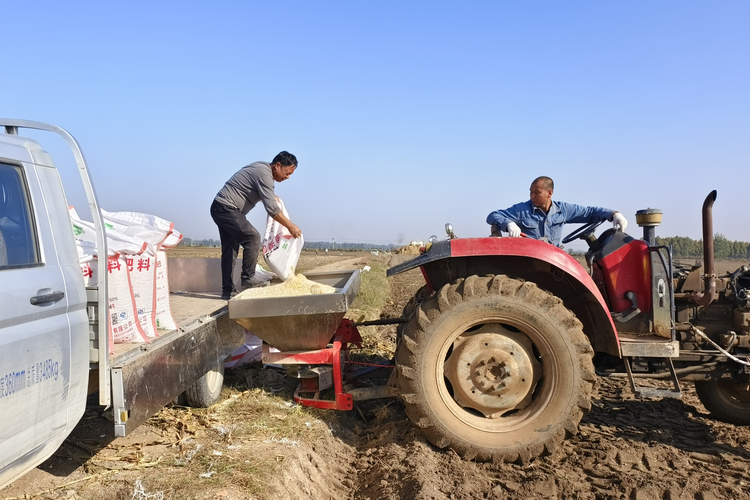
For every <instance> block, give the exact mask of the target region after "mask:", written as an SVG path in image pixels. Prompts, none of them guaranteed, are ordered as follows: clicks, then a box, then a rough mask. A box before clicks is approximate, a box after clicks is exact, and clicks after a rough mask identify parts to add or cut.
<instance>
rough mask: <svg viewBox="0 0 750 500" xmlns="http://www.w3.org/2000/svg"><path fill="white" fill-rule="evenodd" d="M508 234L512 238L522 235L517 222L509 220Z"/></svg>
mask: <svg viewBox="0 0 750 500" xmlns="http://www.w3.org/2000/svg"><path fill="white" fill-rule="evenodd" d="M507 228H508V236H510V237H511V238H518V237H519V236H521V228H520V227H518V226H517V225H516V223H515V222H508V224H507Z"/></svg>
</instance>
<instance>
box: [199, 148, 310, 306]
mask: <svg viewBox="0 0 750 500" xmlns="http://www.w3.org/2000/svg"><path fill="white" fill-rule="evenodd" d="M296 168H297V158H296V157H295V156H294V155H293V154H291V153H287V152H286V151H282V152H281V153H279V154H277V155H276V156H275V157H274V159H273V161H272V162H271V163H267V162H264V161H256V162H254V163H251V164H250V165H247V166H246V167H243V168H242V169H240V171H239V172H237V173H236V174H234V175H233V176H232V177H231V178H230V179H229V180H228V181H227V182H226V184H224V187H223V188H221V191H219V193H218V194H217V195H216V198H214V201H213V203H212V204H211V218H212V219H213V220H214V222H215V223H216V225H217V226H219V238H220V239H221V298H222V299H224V300H229V299H230V298H231V297H233V296H234V295H236V294H237V290H236V289H235V287H234V282H233V281H232V271H233V269H234V262H235V260H237V253H238V252H239V249H240V247H242V248H243V252H242V273H241V274H240V279H241V286H242V288H243V289H245V288H251V287H254V286H258V285H262V284H265V281H264V280H262V279H260V278H257V277H256V276H255V265H256V263H257V262H258V253H259V252H260V243H261V240H260V234H259V233H258V230H257V229H255V228H254V227H253V226H252V224H250V222H248V220H247V218H246V217H245V216H246V215H247V213H248V212H249V211H250V210H252V209H253V207H254V206H255V205H256V204H257V203H258V202H259V201H260V202H262V203H263V206H264V207H265V209H266V212H268V215H269V216H270V217H272V218H273V219H274V220H276V221H277V222H279V223H280V224H281V225H283V226H284V227H286V228H287V229H288V230H289V232H290V233H291V234H292V236H294V237H295V238H298V237H300V236H302V231H301V230H300V228H298V227H297V226H296V225H294V223H292V221H290V220H289V219H288V218H287V217H286V216H284V214H283V213H282V211H281V207H280V206H279V204H278V203H276V195H275V194H274V181H276V182H283V181H285V180H287V179H288V178H289V176H291V175H292V174H293V173H294V170H295V169H296Z"/></svg>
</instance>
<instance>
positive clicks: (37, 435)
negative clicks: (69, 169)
mask: <svg viewBox="0 0 750 500" xmlns="http://www.w3.org/2000/svg"><path fill="white" fill-rule="evenodd" d="M0 127H4V130H5V133H4V134H3V133H0V297H2V300H0V422H2V425H0V443H2V446H0V487H2V486H4V485H5V484H7V483H9V482H11V481H13V480H14V479H16V478H17V477H19V476H20V475H22V474H24V473H25V472H27V471H29V470H30V469H32V468H34V467H36V466H37V465H38V464H40V463H41V462H43V461H44V460H46V459H47V458H48V457H49V456H51V455H52V454H53V453H54V452H55V450H56V449H57V448H58V447H59V446H60V445H61V444H62V442H63V441H64V440H65V439H66V438H67V437H68V435H69V434H70V433H71V432H72V431H73V429H74V427H75V426H76V424H77V423H78V421H79V420H80V419H81V417H82V416H83V413H84V411H85V409H86V404H87V400H88V396H89V395H92V396H93V395H94V394H95V393H98V403H99V406H100V408H103V409H104V410H109V409H111V412H112V420H113V423H114V429H113V435H114V436H115V437H122V436H126V435H127V434H128V433H129V432H130V431H131V430H132V429H134V428H136V427H137V426H139V425H140V424H142V423H143V422H145V421H146V420H147V419H148V418H149V417H150V416H151V415H153V414H155V413H156V412H158V411H159V410H160V409H161V408H162V407H164V405H166V404H168V403H169V402H171V401H173V400H175V399H177V398H179V399H183V398H182V396H184V400H185V401H187V403H188V404H189V405H190V406H196V407H207V406H210V405H212V404H213V403H215V402H216V401H217V400H218V399H219V396H220V393H221V388H222V385H223V377H224V360H225V359H226V358H227V356H228V355H229V354H231V353H232V352H233V351H234V350H235V349H236V348H237V347H239V346H240V345H241V344H242V342H243V341H244V336H245V330H244V329H243V328H242V327H240V326H239V325H238V324H236V323H234V322H233V321H231V320H230V319H229V314H228V311H227V303H226V301H224V300H221V298H220V297H219V293H218V291H219V289H220V285H219V284H218V283H216V282H215V281H216V280H218V277H219V276H220V272H219V260H218V259H174V260H175V261H176V262H173V263H172V262H169V261H170V260H171V259H168V258H167V256H166V253H165V252H164V251H163V249H162V250H158V249H157V251H156V254H157V258H160V259H161V258H163V260H160V261H159V262H158V263H157V267H159V265H161V264H164V265H166V267H170V268H171V270H172V271H173V272H171V273H169V284H168V289H169V290H168V291H170V290H180V291H182V292H183V293H180V294H171V293H170V294H169V297H168V302H164V304H168V306H169V309H170V315H171V319H172V321H170V326H169V327H164V328H162V329H159V330H158V332H157V336H156V337H155V338H149V339H144V340H147V341H146V342H122V343H114V340H113V338H112V336H111V335H110V333H111V332H110V325H111V324H112V322H111V321H110V318H109V304H110V300H109V299H110V297H109V294H108V274H109V271H110V269H109V268H108V265H107V264H108V259H106V258H99V259H97V264H96V278H95V279H94V281H93V282H91V281H90V282H89V283H88V285H87V284H86V282H85V280H84V277H83V274H82V268H81V263H80V260H79V255H78V248H77V245H76V241H75V235H74V230H73V226H72V222H71V216H70V213H69V206H68V205H69V204H68V200H67V199H66V194H65V190H64V186H63V183H62V180H61V177H60V175H59V172H58V169H57V168H56V167H55V163H54V161H53V158H52V156H51V155H50V154H49V153H48V152H46V151H45V150H44V148H43V147H42V145H41V144H40V143H39V142H37V141H36V140H33V139H30V138H27V137H22V136H21V135H19V129H34V130H41V131H45V132H51V133H54V134H57V135H59V136H61V137H62V138H63V139H64V140H65V141H66V142H67V144H68V146H69V147H70V150H71V151H72V153H73V157H74V159H75V163H76V167H77V170H78V173H79V175H80V178H81V182H82V184H83V187H84V191H85V193H86V198H87V201H88V208H89V213H90V217H91V219H92V220H93V227H94V232H95V233H96V236H95V239H96V248H97V254H98V255H108V253H107V238H106V233H105V223H104V218H103V216H102V211H101V209H100V208H99V202H98V199H97V196H96V193H95V191H94V187H93V183H92V181H91V177H90V175H89V170H88V166H87V164H86V160H85V158H84V156H83V152H82V151H81V148H80V147H79V145H78V143H77V142H76V140H75V139H74V138H73V136H72V135H71V134H69V133H68V132H67V131H65V130H64V129H62V128H60V127H56V126H54V125H48V124H45V123H40V122H33V121H28V120H11V119H0ZM160 255H161V257H159V256H160ZM186 261H189V262H186ZM172 264H174V266H173V267H172ZM238 269H239V267H238ZM172 278H174V280H173V279H172ZM212 280H213V281H212ZM212 290H213V292H212Z"/></svg>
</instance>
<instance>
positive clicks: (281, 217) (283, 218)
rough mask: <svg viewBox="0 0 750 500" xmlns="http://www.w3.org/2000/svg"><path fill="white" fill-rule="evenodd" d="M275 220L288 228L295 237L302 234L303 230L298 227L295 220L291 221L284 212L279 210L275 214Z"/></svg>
mask: <svg viewBox="0 0 750 500" xmlns="http://www.w3.org/2000/svg"><path fill="white" fill-rule="evenodd" d="M273 220H275V221H276V222H278V223H279V224H281V225H282V226H284V227H285V228H287V230H289V233H290V234H291V235H292V236H294V237H295V238H299V237H300V236H302V230H301V229H300V228H298V227H297V226H296V225H295V224H294V222H292V221H290V220H289V219H288V218H287V217H286V216H285V215H284V214H283V213H281V212H279V213H277V214H276V215H274V216H273Z"/></svg>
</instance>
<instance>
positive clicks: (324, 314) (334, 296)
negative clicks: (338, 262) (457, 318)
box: [229, 270, 390, 410]
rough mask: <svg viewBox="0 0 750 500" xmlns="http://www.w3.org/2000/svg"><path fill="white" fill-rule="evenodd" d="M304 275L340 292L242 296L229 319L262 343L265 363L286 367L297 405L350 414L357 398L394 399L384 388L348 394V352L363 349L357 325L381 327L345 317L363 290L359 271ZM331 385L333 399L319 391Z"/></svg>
mask: <svg viewBox="0 0 750 500" xmlns="http://www.w3.org/2000/svg"><path fill="white" fill-rule="evenodd" d="M305 276H306V277H307V279H309V280H311V281H315V282H317V283H321V284H323V285H329V286H332V287H334V288H336V292H335V293H328V294H321V295H294V296H285V297H259V298H244V299H243V298H241V297H240V296H238V297H235V298H233V299H232V300H230V301H229V317H230V318H231V319H233V320H234V321H235V322H237V323H239V324H240V325H241V326H242V327H244V328H245V329H246V330H248V331H250V332H252V333H254V334H255V335H256V336H258V337H259V338H260V339H262V340H263V353H262V361H263V363H264V364H274V365H288V366H287V374H289V375H290V376H293V377H296V378H298V379H299V380H300V384H299V386H298V387H297V390H296V391H295V393H294V400H295V401H297V402H298V403H301V404H305V405H308V406H314V407H317V408H325V409H337V410H350V409H352V407H353V401H354V400H361V399H373V398H377V397H383V396H388V395H390V394H387V393H386V390H385V389H386V388H385V387H376V388H365V389H354V390H350V391H347V392H344V376H345V365H346V363H347V361H348V354H349V350H350V349H351V348H353V347H355V346H356V347H360V348H361V347H362V345H361V343H362V338H361V337H360V334H359V332H358V331H357V325H367V324H374V323H378V322H369V323H353V322H352V321H350V320H348V319H345V318H344V315H345V314H346V311H347V310H348V309H349V307H350V306H351V303H352V301H353V300H354V298H355V296H356V295H357V291H358V290H359V286H360V283H361V276H360V272H359V270H348V271H329V272H320V273H309V274H305ZM346 375H348V376H351V375H352V374H351V373H348V372H347V374H346ZM330 387H333V389H334V393H335V399H334V400H326V399H321V398H320V393H321V392H322V391H324V390H325V389H328V388H330Z"/></svg>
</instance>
